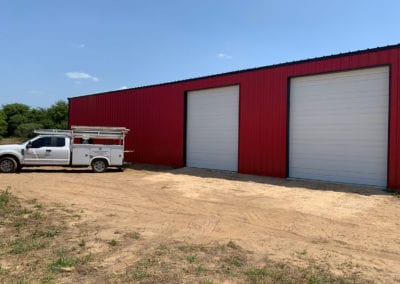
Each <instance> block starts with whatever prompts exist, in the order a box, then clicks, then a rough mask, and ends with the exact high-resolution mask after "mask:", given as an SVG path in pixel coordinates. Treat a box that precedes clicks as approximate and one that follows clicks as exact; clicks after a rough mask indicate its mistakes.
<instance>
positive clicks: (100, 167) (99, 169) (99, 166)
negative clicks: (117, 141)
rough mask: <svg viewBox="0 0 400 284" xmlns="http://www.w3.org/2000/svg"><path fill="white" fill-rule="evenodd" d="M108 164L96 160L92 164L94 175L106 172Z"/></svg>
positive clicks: (101, 160)
mask: <svg viewBox="0 0 400 284" xmlns="http://www.w3.org/2000/svg"><path fill="white" fill-rule="evenodd" d="M107 167H108V164H107V161H106V160H104V159H96V160H93V162H92V170H93V172H95V173H103V172H105V171H106V170H107Z"/></svg>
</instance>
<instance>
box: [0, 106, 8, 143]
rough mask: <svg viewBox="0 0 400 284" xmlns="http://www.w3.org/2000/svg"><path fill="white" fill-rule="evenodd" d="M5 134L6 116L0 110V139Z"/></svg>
mask: <svg viewBox="0 0 400 284" xmlns="http://www.w3.org/2000/svg"><path fill="white" fill-rule="evenodd" d="M6 133H7V121H6V114H5V113H4V111H3V110H0V137H3V136H4V135H5V134H6Z"/></svg>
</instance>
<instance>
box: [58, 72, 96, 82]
mask: <svg viewBox="0 0 400 284" xmlns="http://www.w3.org/2000/svg"><path fill="white" fill-rule="evenodd" d="M65 76H67V77H68V78H70V79H74V80H92V81H94V82H97V81H99V78H97V77H94V76H92V75H90V74H88V73H85V72H67V73H65Z"/></svg>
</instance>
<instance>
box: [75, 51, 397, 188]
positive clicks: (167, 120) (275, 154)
mask: <svg viewBox="0 0 400 284" xmlns="http://www.w3.org/2000/svg"><path fill="white" fill-rule="evenodd" d="M399 64H400V47H399V46H393V47H390V48H383V49H376V50H369V51H363V52H358V53H350V54H347V55H342V56H333V57H327V58H321V59H318V60H307V61H301V62H297V63H292V64H283V65H278V66H272V67H265V68H260V69H254V70H248V71H242V72H236V73H230V74H224V75H218V76H212V77H206V78H200V79H193V80H187V81H182V82H176V83H170V84H164V85H158V86H150V87H142V88H136V89H130V90H121V91H116V92H110V93H104V94H98V95H93V96H85V97H78V98H71V99H70V125H103V126H126V127H128V128H130V129H131V130H132V132H131V133H130V134H129V135H128V138H127V149H130V150H134V151H135V152H134V153H131V154H127V160H128V161H133V162H140V163H151V164H161V165H170V166H174V167H180V166H183V165H184V163H185V162H184V107H185V106H184V98H185V92H187V91H192V90H199V89H205V88H211V87H220V86H227V85H235V84H239V85H240V114H239V116H240V118H239V167H238V168H239V172H241V173H248V174H258V175H265V176H274V177H286V176H287V160H286V158H287V157H286V149H287V113H288V109H287V108H288V101H287V94H288V80H289V78H290V77H295V76H300V75H309V74H316V73H324V72H332V71H340V70H348V69H357V68H363V67H370V66H379V65H390V70H391V72H390V95H391V97H390V124H389V133H390V134H389V162H388V163H389V167H388V186H389V187H391V188H400V173H399V170H400V169H399V166H400V165H399V160H400V140H399V135H400V125H399V122H398V120H399V111H400V101H399V95H400V89H399V80H400V78H399V76H400V69H399V68H400V67H399Z"/></svg>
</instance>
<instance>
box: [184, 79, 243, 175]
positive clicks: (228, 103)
mask: <svg viewBox="0 0 400 284" xmlns="http://www.w3.org/2000/svg"><path fill="white" fill-rule="evenodd" d="M238 125H239V86H230V87H222V88H214V89H206V90H200V91H192V92H188V94H187V128H186V165H187V166H188V167H197V168H208V169H219V170H228V171H237V167H238Z"/></svg>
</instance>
